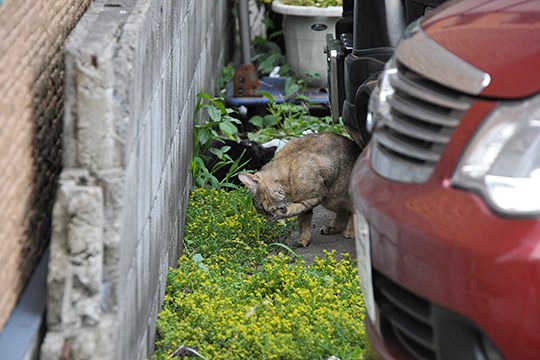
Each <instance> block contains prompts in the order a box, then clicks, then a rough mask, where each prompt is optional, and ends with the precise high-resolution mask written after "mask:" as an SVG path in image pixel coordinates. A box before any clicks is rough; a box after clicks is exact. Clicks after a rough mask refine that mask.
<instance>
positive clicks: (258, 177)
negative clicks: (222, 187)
mask: <svg viewBox="0 0 540 360" xmlns="http://www.w3.org/2000/svg"><path fill="white" fill-rule="evenodd" d="M238 179H240V181H241V182H242V183H243V184H244V185H245V186H246V187H247V188H248V189H249V191H250V192H251V195H252V198H253V206H254V207H255V209H256V210H257V211H258V212H259V213H260V214H263V215H265V216H266V218H267V219H268V220H271V218H272V217H271V214H270V210H271V209H274V208H279V207H284V206H285V197H286V196H285V192H284V191H283V189H281V187H279V186H277V185H278V184H275V183H272V182H270V181H266V180H265V178H264V176H263V175H262V174H261V173H255V174H250V173H241V174H239V175H238Z"/></svg>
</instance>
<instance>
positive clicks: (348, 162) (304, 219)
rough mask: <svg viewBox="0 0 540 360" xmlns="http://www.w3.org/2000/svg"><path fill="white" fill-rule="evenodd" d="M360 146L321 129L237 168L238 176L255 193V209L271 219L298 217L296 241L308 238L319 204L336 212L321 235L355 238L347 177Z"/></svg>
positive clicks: (307, 239) (307, 243) (308, 240)
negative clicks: (247, 168) (261, 161)
mask: <svg viewBox="0 0 540 360" xmlns="http://www.w3.org/2000/svg"><path fill="white" fill-rule="evenodd" d="M359 154H360V148H359V147H358V146H357V145H356V144H355V143H354V142H353V141H351V140H349V139H348V138H346V137H344V136H341V135H337V134H333V133H320V134H311V135H306V136H303V137H300V138H296V139H293V140H291V141H289V142H288V143H287V144H286V145H285V146H284V147H283V149H282V150H281V151H280V152H279V153H278V154H277V155H276V156H275V157H274V158H273V159H272V161H270V162H269V163H268V164H266V165H265V166H264V167H263V168H262V169H261V170H260V171H259V172H256V173H254V174H250V173H241V174H239V175H238V177H239V179H240V181H241V182H242V183H243V184H244V185H246V187H247V188H248V189H249V190H250V192H251V194H252V196H253V204H254V206H255V208H256V209H257V211H258V212H260V213H262V214H264V215H265V216H266V218H267V219H268V220H269V221H275V220H278V219H284V218H289V217H294V216H297V217H298V222H299V226H300V235H299V238H298V244H299V245H302V246H308V245H309V243H310V241H311V218H312V215H313V208H314V207H315V206H317V205H322V206H324V207H325V208H327V209H328V210H330V211H333V212H334V213H335V217H334V219H333V220H332V221H331V222H330V224H328V225H326V226H324V227H323V228H322V229H321V233H322V234H324V235H330V234H337V233H339V232H341V231H343V230H345V231H344V233H343V236H344V237H346V238H354V224H353V219H352V214H353V207H352V201H351V198H350V196H349V183H350V177H351V171H352V168H353V165H354V162H355V160H356V158H357V157H358V155H359Z"/></svg>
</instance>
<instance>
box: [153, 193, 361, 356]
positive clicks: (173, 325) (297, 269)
mask: <svg viewBox="0 0 540 360" xmlns="http://www.w3.org/2000/svg"><path fill="white" fill-rule="evenodd" d="M186 222H187V224H186V233H185V246H186V251H185V252H184V254H185V255H184V256H182V257H181V258H180V259H179V262H178V268H176V269H171V271H170V273H169V275H168V285H167V290H166V295H165V298H164V304H163V308H162V311H161V312H160V314H159V316H158V321H157V341H156V352H155V354H154V358H155V359H167V358H170V357H171V355H173V354H174V356H176V355H187V354H190V355H193V354H198V356H199V357H201V358H206V359H327V358H328V357H329V356H331V355H335V356H338V357H339V358H340V359H358V358H359V357H361V354H362V352H363V339H364V338H365V333H364V327H363V324H362V321H363V318H364V307H363V302H362V298H361V295H360V289H359V282H358V276H357V270H356V266H355V263H354V262H353V261H351V259H350V258H349V256H347V255H343V258H342V260H340V261H336V260H335V258H334V253H333V252H327V253H326V254H325V257H324V258H322V259H316V260H315V261H314V263H313V264H312V265H307V264H306V263H305V262H304V261H303V260H301V259H298V258H296V259H293V258H292V257H290V256H287V255H284V254H282V253H279V254H277V255H269V251H270V246H269V245H268V244H269V242H271V241H274V240H275V239H276V238H279V237H280V236H283V235H285V234H286V233H288V232H290V231H291V229H292V228H293V224H291V223H290V222H289V223H287V224H286V226H283V225H280V224H279V223H273V224H270V223H268V222H266V220H264V219H263V218H262V217H260V216H259V215H257V214H256V213H255V211H254V210H253V207H252V206H251V201H250V196H249V194H248V193H247V192H246V191H244V190H232V191H230V192H225V191H217V190H213V189H196V190H194V191H193V193H192V196H191V198H190V204H189V207H188V214H187V218H186ZM275 248H277V249H282V247H280V246H278V247H275ZM285 248H286V247H285Z"/></svg>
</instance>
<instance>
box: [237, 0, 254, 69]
mask: <svg viewBox="0 0 540 360" xmlns="http://www.w3.org/2000/svg"><path fill="white" fill-rule="evenodd" d="M238 25H239V27H240V51H241V52H242V54H241V55H242V57H241V58H242V64H250V63H251V34H250V31H249V6H248V0H238Z"/></svg>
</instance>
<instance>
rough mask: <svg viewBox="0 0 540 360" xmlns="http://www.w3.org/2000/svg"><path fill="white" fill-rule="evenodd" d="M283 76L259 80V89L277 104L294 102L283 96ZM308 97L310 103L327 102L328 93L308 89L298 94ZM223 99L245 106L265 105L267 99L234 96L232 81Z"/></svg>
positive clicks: (263, 97)
mask: <svg viewBox="0 0 540 360" xmlns="http://www.w3.org/2000/svg"><path fill="white" fill-rule="evenodd" d="M286 80H287V79H286V78H284V77H277V78H273V77H263V78H262V79H260V80H259V84H260V85H259V91H261V92H262V91H266V92H268V93H269V94H270V95H272V97H273V98H274V101H275V102H276V103H278V104H280V103H283V102H286V101H290V102H294V101H295V99H294V98H285V81H286ZM300 95H302V96H305V97H307V98H308V99H309V101H310V102H311V103H312V104H329V100H328V93H327V92H325V91H315V90H314V91H310V90H307V91H306V92H304V93H302V94H300ZM225 101H226V102H227V104H228V105H230V106H242V105H244V106H247V107H249V106H250V105H251V106H253V105H266V104H268V102H269V101H268V99H267V98H266V97H265V96H262V95H261V96H259V97H247V96H246V97H234V95H233V82H232V81H231V82H229V83H228V84H227V92H226V93H225Z"/></svg>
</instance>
